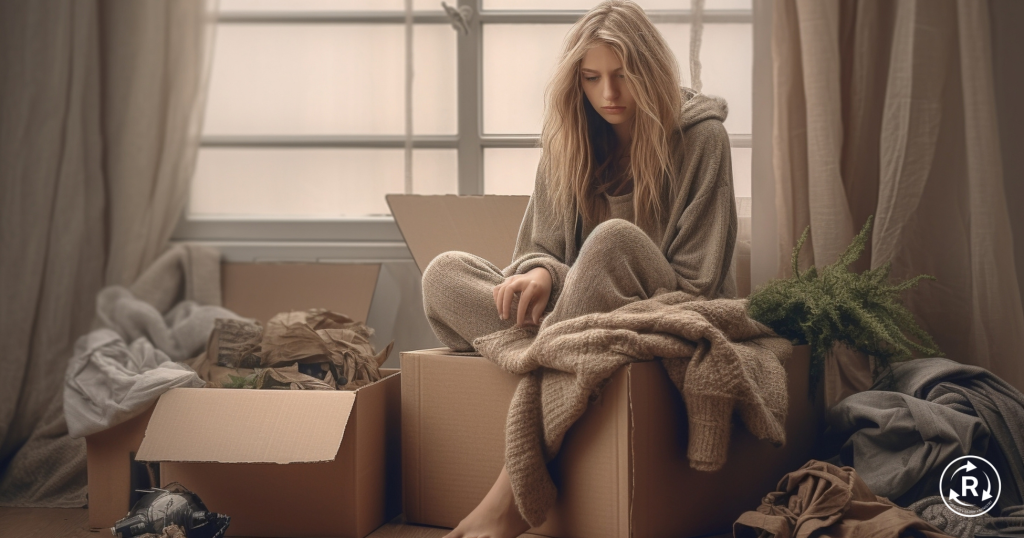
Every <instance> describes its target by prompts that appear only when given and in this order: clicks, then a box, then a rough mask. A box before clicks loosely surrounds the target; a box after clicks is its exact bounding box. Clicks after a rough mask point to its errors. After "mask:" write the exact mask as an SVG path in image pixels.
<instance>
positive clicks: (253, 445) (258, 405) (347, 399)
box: [136, 369, 398, 464]
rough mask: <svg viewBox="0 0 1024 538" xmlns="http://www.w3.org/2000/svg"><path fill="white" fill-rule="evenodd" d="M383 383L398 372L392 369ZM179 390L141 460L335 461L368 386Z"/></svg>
mask: <svg viewBox="0 0 1024 538" xmlns="http://www.w3.org/2000/svg"><path fill="white" fill-rule="evenodd" d="M384 372H386V375H385V376H384V377H382V378H381V380H380V381H377V382H376V383H380V382H381V381H383V380H385V379H387V378H389V377H391V376H394V375H398V371H397V370H390V369H388V370H384ZM376 383H373V384H370V385H366V386H364V387H360V388H359V389H357V390H354V391H300V390H253V389H207V388H203V389H192V388H178V389H172V390H170V391H168V392H167V393H165V394H164V395H163V396H161V397H160V400H159V401H158V402H157V404H156V408H155V409H154V410H153V415H152V417H150V419H149V425H148V426H147V427H146V434H145V437H144V438H143V440H142V445H141V446H140V447H139V451H138V453H137V454H136V459H137V460H139V461H152V462H182V463H184V462H190V463H278V464H289V463H316V462H327V461H333V460H334V459H335V458H336V457H337V454H338V450H339V448H340V447H341V442H342V440H343V439H344V437H345V430H346V427H347V425H348V421H349V416H350V415H351V414H352V408H353V407H354V406H355V401H356V397H357V395H358V392H359V391H360V390H364V389H366V388H367V387H372V386H373V385H375V384H376Z"/></svg>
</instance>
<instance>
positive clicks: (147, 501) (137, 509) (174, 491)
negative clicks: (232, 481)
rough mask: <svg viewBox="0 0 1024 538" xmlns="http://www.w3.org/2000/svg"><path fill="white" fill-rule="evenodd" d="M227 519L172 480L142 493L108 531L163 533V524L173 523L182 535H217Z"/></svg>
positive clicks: (125, 536) (213, 537) (124, 534)
mask: <svg viewBox="0 0 1024 538" xmlns="http://www.w3.org/2000/svg"><path fill="white" fill-rule="evenodd" d="M230 523H231V518H230V517H229V516H226V515H224V514H217V513H215V512H210V511H208V510H207V509H206V505H204V504H203V501H202V500H200V499H199V496H198V495H196V494H195V493H192V492H191V491H189V490H187V489H185V487H184V486H182V485H181V484H179V483H177V482H173V483H171V484H169V485H168V486H167V488H166V489H160V488H154V489H153V490H152V491H150V492H149V493H147V494H146V495H144V496H143V497H142V498H141V499H139V502H137V503H135V506H133V507H132V510H131V512H128V515H127V516H125V517H124V519H121V520H120V521H118V522H117V523H115V524H114V526H113V527H112V528H111V529H110V532H111V533H112V534H113V535H114V536H117V537H118V538H129V537H133V536H142V535H144V534H157V535H163V534H164V529H165V528H167V527H170V526H171V525H175V526H177V527H178V528H179V529H181V531H182V532H183V533H184V534H185V537H186V538H221V537H222V536H224V532H225V531H227V529H228V525H229V524H230Z"/></svg>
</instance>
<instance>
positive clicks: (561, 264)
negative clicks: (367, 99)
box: [423, 0, 736, 538]
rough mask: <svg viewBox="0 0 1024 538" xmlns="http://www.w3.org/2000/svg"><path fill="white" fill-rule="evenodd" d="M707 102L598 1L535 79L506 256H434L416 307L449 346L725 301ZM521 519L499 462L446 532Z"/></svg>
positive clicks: (721, 166) (471, 531) (514, 525)
mask: <svg viewBox="0 0 1024 538" xmlns="http://www.w3.org/2000/svg"><path fill="white" fill-rule="evenodd" d="M725 116H726V108H725V104H724V102H722V101H721V100H717V99H713V98H709V97H706V96H703V95H699V94H697V95H695V94H694V93H693V92H692V91H689V90H683V91H682V92H680V89H679V74H678V68H677V64H676V60H675V58H674V57H673V55H672V53H671V51H670V50H669V48H668V46H667V44H666V43H665V41H664V40H663V38H662V37H661V35H660V34H659V33H658V31H657V29H656V28H655V27H654V25H653V24H652V23H651V21H650V20H649V19H648V18H647V17H646V15H645V14H644V12H643V10H642V9H641V8H640V7H639V6H637V5H636V4H634V3H632V2H630V1H627V0H608V1H605V2H602V3H601V4H600V5H598V6H597V7H595V8H594V9H593V10H592V11H590V12H589V13H587V15H585V16H584V17H583V18H582V19H580V21H578V22H577V23H576V24H575V25H574V26H573V27H572V29H571V30H570V31H569V34H568V36H567V37H566V40H565V45H564V49H563V52H562V56H561V60H560V61H559V64H558V66H557V68H556V71H555V75H554V78H553V80H552V81H551V83H550V85H549V87H548V95H547V107H546V110H545V117H544V126H543V130H542V134H541V145H542V148H543V155H542V157H541V162H540V166H539V168H538V171H537V178H536V183H535V186H534V192H533V196H532V197H531V199H530V202H529V205H528V206H527V209H526V215H525V216H524V219H523V223H522V226H521V227H520V230H519V237H518V240H517V243H516V248H515V252H514V254H513V262H512V264H511V265H509V266H508V267H506V268H505V269H504V270H500V269H499V268H498V267H496V266H494V265H493V264H491V263H490V262H488V261H486V260H484V259H482V258H479V257H477V256H473V255H471V254H467V253H463V252H446V253H444V254H441V255H440V256H438V257H437V258H435V259H434V261H433V262H431V264H430V265H429V266H428V267H427V269H426V270H425V271H424V274H423V294H424V309H425V311H426V314H427V318H428V320H429V321H430V324H431V327H432V328H433V329H434V332H435V333H436V334H437V337H438V339H440V341H441V342H442V343H443V344H445V345H447V346H448V347H450V348H451V349H453V350H459V351H468V350H472V349H473V345H472V342H473V341H474V340H475V339H476V338H478V337H480V336H484V335H488V334H491V333H494V332H495V331H501V330H509V329H512V328H513V327H516V326H517V327H519V328H527V329H528V330H534V331H535V330H540V331H543V330H544V328H545V327H547V326H549V325H552V324H555V323H558V322H559V321H563V320H567V319H571V318H574V317H577V316H581V315H585V314H589V313H594V312H610V311H612V310H615V309H616V308H619V307H621V306H624V305H626V304H629V303H631V302H634V301H640V300H644V299H647V298H650V297H652V296H653V295H654V294H655V293H656V292H657V291H658V290H668V291H676V290H682V291H684V292H687V293H690V294H692V295H694V296H701V297H707V298H717V297H730V296H734V295H735V280H734V278H733V276H732V272H731V271H730V263H731V261H732V252H733V248H734V245H735V241H736V206H735V197H734V194H733V187H732V170H731V164H730V153H729V140H728V136H727V134H726V132H725V128H724V127H723V126H722V121H724V120H725ZM529 527H530V525H529V524H528V523H527V522H526V521H525V520H524V519H523V517H522V516H521V515H520V510H519V508H517V505H516V500H515V498H514V495H513V492H512V488H511V484H510V482H509V477H508V473H507V471H506V470H505V469H502V471H501V473H500V474H499V477H498V480H497V481H496V482H495V484H494V486H493V487H492V488H491V490H490V492H488V494H487V495H486V497H485V498H484V500H483V501H482V502H481V503H480V505H479V506H477V508H476V509H474V510H473V512H472V513H470V514H469V515H468V516H467V517H466V518H465V519H464V520H462V522H461V523H460V524H459V525H458V527H457V528H456V529H455V530H454V531H452V533H450V534H449V535H448V537H446V538H457V537H467V538H468V537H481V538H482V537H489V538H503V537H514V536H518V535H519V534H520V533H522V532H525V531H526V530H527V529H528V528H529Z"/></svg>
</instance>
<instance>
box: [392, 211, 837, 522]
mask: <svg viewBox="0 0 1024 538" xmlns="http://www.w3.org/2000/svg"><path fill="white" fill-rule="evenodd" d="M528 200H529V198H528V197H511V196H483V197H479V196H469V197H456V196H409V195H391V196H388V203H389V204H390V206H391V210H392V213H393V214H394V216H395V220H396V222H397V223H398V225H399V228H400V229H401V230H402V233H403V235H404V237H405V239H406V242H407V243H408V244H409V249H410V250H411V251H412V254H413V257H414V258H415V259H416V263H417V265H418V266H419V267H420V269H421V270H422V269H424V268H426V266H427V265H428V264H429V263H430V261H431V260H432V259H433V258H434V257H435V256H436V255H438V254H440V253H442V252H445V251H448V250H461V251H465V252H470V253H473V254H476V255H479V256H481V257H483V258H485V259H487V260H489V261H491V262H493V263H494V264H495V265H497V266H498V267H505V266H507V265H508V263H510V262H511V255H512V250H513V248H514V245H515V239H516V235H517V233H518V229H519V225H520V223H521V221H522V217H523V213H524V211H525V207H526V203H527V202H528ZM401 365H402V481H403V506H404V511H405V518H406V520H407V521H408V522H410V523H417V524H423V525H434V526H440V527H454V526H456V525H457V524H458V522H459V521H460V520H461V519H462V518H463V517H465V516H466V515H467V514H469V512H470V511H471V510H472V509H473V508H474V507H475V506H476V505H477V504H478V503H479V502H480V500H481V499H483V497H484V495H485V494H486V493H487V491H488V490H489V489H490V487H491V485H492V484H493V483H494V480H495V479H496V478H497V476H498V473H499V472H500V470H501V467H502V465H503V464H504V446H505V420H506V417H507V415H508V409H509V405H510V403H511V400H512V395H513V393H514V392H515V388H516V386H517V384H518V382H519V379H520V377H519V376H514V375H511V374H507V373H505V372H503V371H501V370H500V369H499V368H498V367H497V366H495V365H494V364H492V363H490V362H488V361H487V360H485V359H483V358H481V357H479V356H476V355H473V354H465V353H460V354H456V353H451V352H450V351H449V350H447V349H432V350H422V351H412V352H406V353H402V355H401ZM808 370H809V353H808V349H807V347H806V346H804V347H798V348H796V349H795V350H794V354H793V358H792V359H791V360H790V362H789V363H788V364H787V365H786V371H787V375H788V381H789V413H788V416H787V421H786V437H787V442H786V444H785V446H783V447H781V448H776V447H774V446H772V445H771V444H770V443H768V442H766V441H760V440H758V439H756V438H754V437H753V436H752V435H751V434H750V433H749V432H747V431H746V430H745V429H744V428H742V427H740V426H737V427H734V429H733V432H732V439H731V443H730V448H729V456H728V463H727V464H726V465H725V467H724V468H723V469H721V470H719V471H717V472H714V473H706V472H699V471H695V470H693V469H691V468H690V466H689V461H688V460H687V458H686V450H687V416H686V409H685V407H684V404H683V401H682V397H681V396H680V394H679V391H678V390H677V389H676V388H675V386H674V385H673V384H672V382H671V381H670V380H669V378H668V375H667V374H666V373H665V371H664V368H663V367H662V366H661V364H660V363H658V362H644V363H634V364H630V365H627V366H625V367H623V368H621V369H620V370H619V371H618V372H617V373H616V374H615V375H614V376H613V377H612V379H611V381H610V382H609V383H608V385H607V386H606V387H605V389H604V392H603V395H602V397H601V399H600V400H599V401H598V402H596V403H593V404H591V406H590V407H589V409H588V410H587V412H586V413H585V414H584V415H583V417H582V418H581V419H580V420H579V421H578V422H577V423H576V424H575V425H574V426H573V428H572V429H571V430H570V431H569V432H568V434H567V436H566V438H565V442H564V444H563V446H562V450H561V452H560V453H559V455H558V457H557V458H556V459H555V461H554V462H553V463H552V465H551V466H549V467H550V469H551V471H552V476H553V478H554V480H555V482H556V484H557V485H558V486H559V497H558V501H557V504H556V506H555V507H554V508H553V510H552V511H551V513H550V514H549V516H548V520H547V522H546V523H545V524H544V525H543V526H541V527H539V528H536V529H532V530H531V531H530V532H531V533H533V534H537V535H541V536H551V537H557V538H570V537H571V538H602V537H636V538H648V537H674V538H677V537H687V536H700V535H706V534H717V533H727V532H730V531H731V527H732V523H733V521H735V519H736V518H737V517H738V516H739V514H740V513H742V512H743V511H746V510H751V509H754V508H755V507H756V506H757V505H758V504H759V502H760V499H761V497H762V496H763V495H764V494H766V493H768V492H770V491H773V490H774V488H775V486H776V484H777V483H778V480H779V479H780V478H781V477H782V476H783V475H784V474H786V473H788V472H790V471H792V470H795V469H797V468H799V467H800V466H801V465H803V464H804V463H805V462H806V461H807V460H808V459H810V458H811V456H812V452H813V448H814V445H815V443H816V441H817V437H818V432H819V430H820V424H821V407H820V405H819V403H820V397H819V398H817V399H816V400H814V401H811V400H810V399H809V398H808V385H807V383H808V373H809V372H808Z"/></svg>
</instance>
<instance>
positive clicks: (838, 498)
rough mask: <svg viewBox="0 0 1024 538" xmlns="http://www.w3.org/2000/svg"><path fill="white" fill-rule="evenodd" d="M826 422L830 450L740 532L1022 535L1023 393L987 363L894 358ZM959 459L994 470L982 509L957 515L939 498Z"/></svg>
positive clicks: (741, 524)
mask: <svg viewBox="0 0 1024 538" xmlns="http://www.w3.org/2000/svg"><path fill="white" fill-rule="evenodd" d="M827 425H828V429H827V431H826V433H825V445H826V446H825V452H826V453H829V454H833V455H834V456H833V457H832V458H831V459H829V460H828V461H824V462H823V461H811V462H809V463H808V464H807V465H805V466H804V467H803V468H801V469H800V470H798V471H795V472H793V473H790V474H788V475H786V477H785V478H783V479H782V481H781V482H780V483H779V487H778V491H776V492H774V493H770V494H768V496H766V497H765V499H764V501H763V502H762V505H761V506H760V507H758V508H757V510H755V511H750V512H746V513H744V514H743V515H742V516H741V517H740V519H739V520H738V521H737V522H736V524H735V526H734V534H735V536H736V537H737V538H743V537H753V536H767V535H772V536H777V537H778V538H789V537H790V536H794V537H805V536H810V535H811V534H815V535H822V536H854V535H856V536H905V535H914V536H927V537H932V536H942V535H949V536H956V537H958V538H974V537H975V536H977V537H982V536H1024V498H1022V493H1024V459H1022V454H1024V394H1021V392H1020V391H1018V390H1017V389H1015V388H1013V387H1012V386H1010V385H1009V384H1008V383H1006V382H1004V381H1003V380H1001V379H999V378H998V377H996V376H995V375H994V374H992V373H991V372H989V371H988V370H985V369H984V368H979V367H977V366H970V365H965V364H960V363H957V362H954V361H951V360H949V359H943V358H927V359H916V360H912V361H907V362H904V363H900V364H897V365H895V366H894V367H893V368H892V369H891V370H890V371H889V372H888V373H887V374H884V375H882V376H880V377H879V379H878V381H876V382H875V384H874V386H872V387H871V389H870V390H867V391H863V392H860V393H857V394H853V395H851V396H848V397H847V398H845V399H843V400H842V401H840V402H839V403H837V404H836V405H835V406H833V407H832V408H831V409H829V411H828V414H827ZM963 456H979V457H981V458H984V459H985V460H986V461H988V462H990V463H991V465H992V467H993V468H994V470H995V472H996V473H997V474H998V475H999V483H998V485H999V487H998V492H999V496H998V499H996V500H995V501H994V505H993V506H992V507H991V509H989V510H988V511H987V512H986V513H984V514H980V515H969V516H965V515H960V514H958V513H957V512H954V511H953V510H951V509H950V508H949V507H948V506H947V504H946V503H947V502H954V500H955V496H951V497H949V498H947V500H945V501H944V499H943V497H942V496H941V495H940V490H939V482H940V478H941V477H942V474H943V472H944V471H946V470H947V467H950V464H951V462H953V461H954V460H956V459H957V458H961V457H963ZM965 461H967V460H965ZM957 465H959V462H958V464H957ZM953 467H956V466H953ZM947 478H948V477H947ZM947 487H948V486H947ZM986 487H987V485H986ZM979 489H980V488H979Z"/></svg>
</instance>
